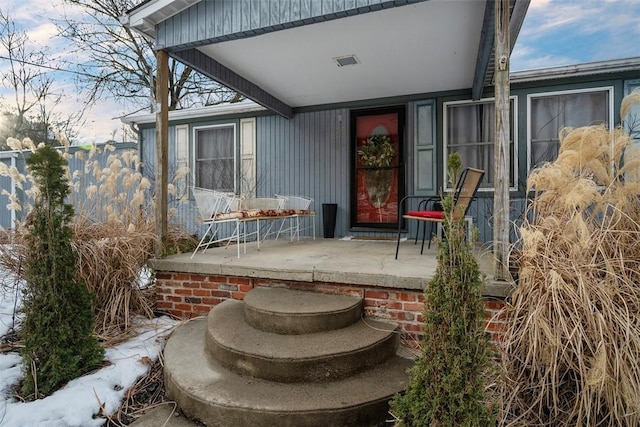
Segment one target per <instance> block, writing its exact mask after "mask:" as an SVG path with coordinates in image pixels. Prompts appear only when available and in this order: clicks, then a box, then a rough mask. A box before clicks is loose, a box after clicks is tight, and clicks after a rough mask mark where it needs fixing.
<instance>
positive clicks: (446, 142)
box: [442, 95, 519, 192]
mask: <svg viewBox="0 0 640 427" xmlns="http://www.w3.org/2000/svg"><path fill="white" fill-rule="evenodd" d="M509 100H510V101H513V109H514V111H513V123H512V124H511V125H512V127H513V175H514V176H513V185H512V186H510V187H509V191H516V190H517V189H518V176H519V174H518V97H517V96H516V95H511V96H509ZM488 102H495V98H481V99H479V100H477V101H472V100H462V101H449V102H443V103H442V115H443V123H442V126H443V127H442V129H443V131H442V133H443V137H442V139H443V147H442V154H443V158H442V162H443V163H442V164H443V165H444V167H443V181H442V182H443V183H444V189H445V191H453V188H450V187H448V182H449V181H448V177H447V167H446V166H447V157H448V156H449V150H448V147H449V136H448V134H447V129H448V127H447V116H448V114H447V108H449V106H454V105H474V104H486V103H488ZM478 191H479V192H489V191H495V188H494V187H485V188H478Z"/></svg>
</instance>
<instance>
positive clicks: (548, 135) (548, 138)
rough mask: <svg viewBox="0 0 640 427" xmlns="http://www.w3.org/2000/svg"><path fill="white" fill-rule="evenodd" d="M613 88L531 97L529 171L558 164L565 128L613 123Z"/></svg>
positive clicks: (543, 94)
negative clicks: (561, 135) (546, 163)
mask: <svg viewBox="0 0 640 427" xmlns="http://www.w3.org/2000/svg"><path fill="white" fill-rule="evenodd" d="M612 96H613V90H612V89H611V88H605V89H602V88H598V89H586V90H581V91H574V92H554V93H542V94H536V95H529V98H528V99H529V153H530V155H529V169H531V168H534V167H536V166H538V165H540V164H542V163H545V162H551V161H554V160H555V159H556V158H557V157H558V149H559V147H560V140H559V137H558V135H559V132H560V130H561V129H563V128H565V127H573V128H577V127H581V126H589V125H596V124H603V123H604V124H606V125H609V124H610V123H611V117H612V115H613V111H612V110H611V104H612V102H611V97H612Z"/></svg>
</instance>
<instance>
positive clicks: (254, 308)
mask: <svg viewBox="0 0 640 427" xmlns="http://www.w3.org/2000/svg"><path fill="white" fill-rule="evenodd" d="M244 302H245V317H246V319H247V322H248V323H249V324H250V325H251V326H253V327H254V328H256V329H261V330H263V331H266V332H275V333H278V334H289V335H293V334H307V333H312V332H322V331H330V330H334V329H340V328H344V327H345V326H349V325H350V324H352V323H354V322H356V321H358V320H359V319H360V317H362V298H358V297H352V296H347V295H327V294H320V293H315V292H303V291H296V290H291V289H283V288H268V287H258V288H255V289H253V290H251V291H250V292H249V293H248V294H247V295H246V297H245V299H244Z"/></svg>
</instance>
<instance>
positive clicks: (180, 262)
mask: <svg viewBox="0 0 640 427" xmlns="http://www.w3.org/2000/svg"><path fill="white" fill-rule="evenodd" d="M395 251H396V241H395V240H360V239H358V240H356V239H352V240H342V239H323V238H318V239H316V240H312V239H301V240H300V241H294V242H290V241H288V240H286V239H279V240H266V241H263V242H262V243H261V244H260V248H258V247H257V244H256V243H255V242H252V243H247V245H246V253H243V250H242V248H241V255H240V258H238V257H237V251H236V247H235V246H233V245H231V246H229V247H217V248H210V249H207V250H206V252H205V253H202V251H200V252H198V253H197V254H196V255H195V256H194V257H193V258H191V253H189V254H179V255H172V256H168V257H166V258H163V259H155V260H152V267H153V268H154V269H156V270H161V271H178V272H188V273H198V274H210V275H228V276H242V277H252V278H265V279H281V280H294V281H300V282H314V281H316V282H328V283H332V282H335V283H346V284H354V285H370V286H384V287H390V288H404V289H416V290H417V289H424V285H425V284H426V283H427V282H428V281H429V280H430V279H431V278H432V277H433V275H434V273H435V270H436V266H437V259H436V257H437V246H436V245H432V246H431V249H427V248H426V247H425V249H424V254H422V255H421V254H420V242H418V244H417V245H415V244H414V241H413V240H407V241H403V242H401V243H400V251H399V255H398V259H397V260H396V259H395ZM475 253H476V257H477V259H478V263H479V266H480V270H481V271H482V272H483V273H484V274H486V275H487V284H486V286H485V289H484V290H483V294H484V295H487V296H494V297H504V296H506V295H508V293H509V289H510V287H511V285H509V284H507V283H505V282H495V281H493V280H492V278H493V258H492V257H493V255H492V253H491V251H490V250H489V249H487V248H484V247H482V246H477V247H476V249H475Z"/></svg>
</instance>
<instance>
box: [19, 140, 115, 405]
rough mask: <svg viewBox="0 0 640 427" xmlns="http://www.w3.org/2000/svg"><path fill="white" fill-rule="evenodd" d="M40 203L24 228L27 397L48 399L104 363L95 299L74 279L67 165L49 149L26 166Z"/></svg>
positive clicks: (74, 262) (24, 353) (24, 387)
mask: <svg viewBox="0 0 640 427" xmlns="http://www.w3.org/2000/svg"><path fill="white" fill-rule="evenodd" d="M27 165H28V167H29V168H30V171H31V174H32V176H33V178H34V181H35V184H36V185H37V190H38V193H39V195H38V197H37V198H36V201H35V204H34V206H33V209H32V211H31V213H30V214H29V217H28V220H27V223H26V234H25V243H26V255H27V256H26V261H25V264H26V266H25V276H26V282H27V283H26V286H25V288H24V296H23V307H22V312H23V313H24V321H23V324H22V336H23V339H24V348H23V350H22V356H23V357H24V366H25V371H26V376H25V381H24V385H23V391H24V392H25V393H28V394H31V393H35V394H36V397H37V396H38V394H39V393H43V394H45V395H48V394H50V393H52V392H53V391H55V390H56V389H58V388H59V387H60V386H62V385H64V384H65V383H66V382H68V381H69V380H71V379H73V378H76V377H78V376H79V375H81V374H82V373H84V372H85V371H87V370H88V369H91V368H93V367H95V366H96V365H97V364H98V363H100V361H101V360H102V356H103V350H102V348H101V347H100V345H99V344H98V341H97V340H96V338H95V337H94V336H93V335H92V332H91V331H92V327H93V312H92V306H91V296H90V294H89V292H88V291H87V288H86V286H85V284H84V283H82V282H81V281H79V280H78V278H77V274H76V268H77V263H76V260H77V255H76V253H75V252H74V250H73V247H72V245H71V241H72V239H73V232H72V229H71V227H70V223H71V221H72V220H73V208H72V207H71V205H68V204H66V203H65V197H66V196H67V194H68V193H69V185H68V181H67V179H66V177H65V170H64V166H65V165H66V161H65V160H64V159H63V158H62V157H61V156H60V154H59V153H58V152H57V151H56V150H54V149H52V148H51V147H49V146H42V147H40V148H39V149H38V150H37V151H36V152H35V153H33V155H32V156H30V157H29V159H28V160H27Z"/></svg>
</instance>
